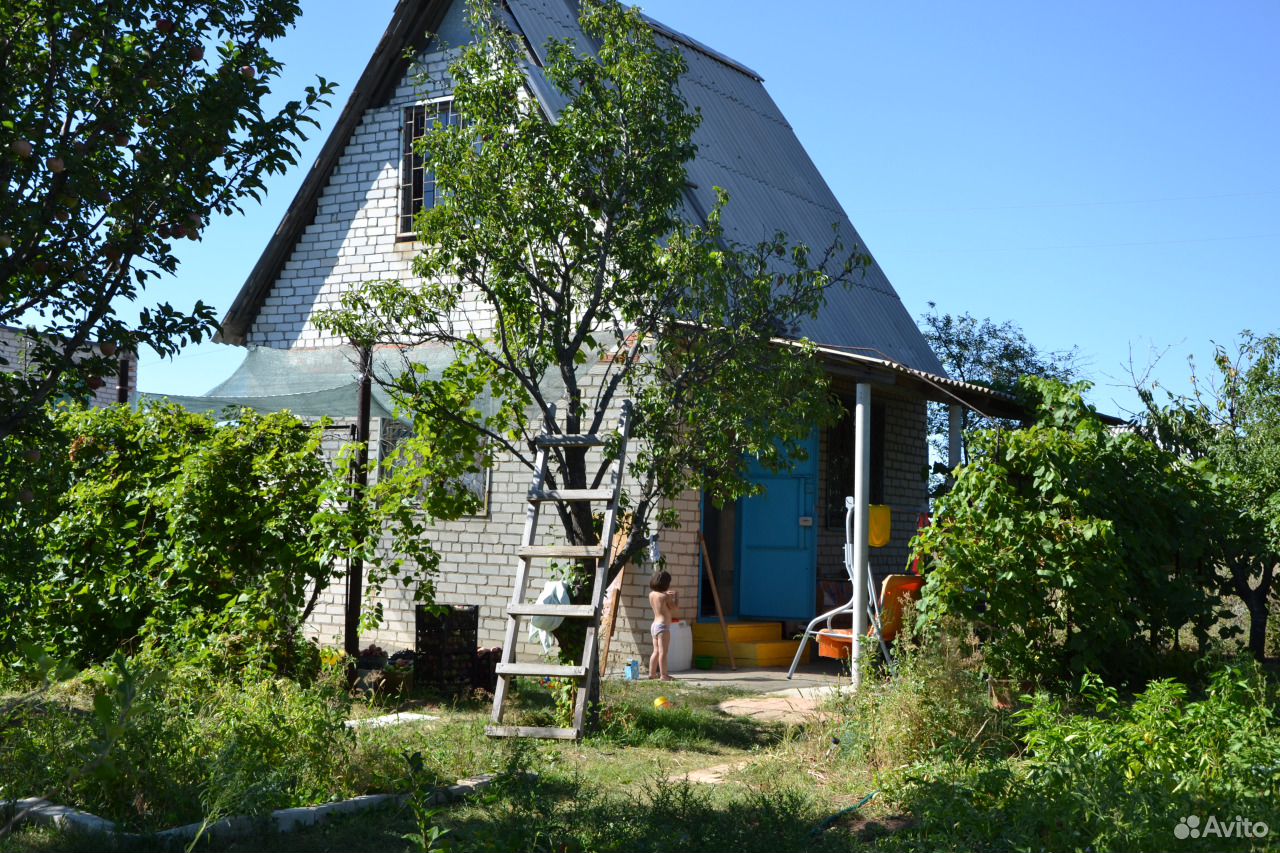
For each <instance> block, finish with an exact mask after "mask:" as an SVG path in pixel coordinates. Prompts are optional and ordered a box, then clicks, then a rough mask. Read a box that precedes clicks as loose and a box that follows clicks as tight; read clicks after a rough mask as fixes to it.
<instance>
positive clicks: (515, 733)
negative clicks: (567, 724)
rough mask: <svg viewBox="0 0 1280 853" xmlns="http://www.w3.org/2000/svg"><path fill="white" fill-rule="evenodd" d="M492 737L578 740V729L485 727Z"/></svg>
mask: <svg viewBox="0 0 1280 853" xmlns="http://www.w3.org/2000/svg"><path fill="white" fill-rule="evenodd" d="M484 733H485V734H487V735H489V736H490V737H541V738H552V739H553V740H577V739H578V730H577V729H561V728H556V727H555V726H485V727H484Z"/></svg>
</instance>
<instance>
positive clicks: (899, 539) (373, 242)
mask: <svg viewBox="0 0 1280 853" xmlns="http://www.w3.org/2000/svg"><path fill="white" fill-rule="evenodd" d="M451 14H452V13H451ZM453 56H454V53H452V52H449V51H439V52H429V53H427V54H425V55H423V56H422V57H420V58H419V60H420V65H421V68H422V69H423V70H425V72H426V73H425V79H426V80H427V82H425V83H420V82H419V81H418V80H417V79H416V78H415V77H414V76H412V75H411V76H407V77H406V78H405V79H404V80H403V81H401V84H400V86H399V87H398V88H397V89H396V91H395V93H394V95H393V97H392V98H391V100H390V101H389V102H388V103H386V104H384V105H381V106H378V107H376V108H373V109H370V110H369V111H368V112H367V113H366V114H365V116H364V118H363V120H362V122H361V124H360V125H359V127H358V129H357V130H356V132H355V134H354V135H353V137H352V139H351V140H350V142H349V144H348V146H347V149H346V151H345V152H344V154H343V156H342V157H341V159H340V160H339V163H338V166H337V168H336V170H335V172H334V174H333V175H332V176H331V178H330V181H329V184H328V186H327V187H326V188H325V190H324V192H323V193H322V195H321V197H320V200H319V205H318V208H317V214H316V217H315V221H314V222H313V223H311V224H310V225H309V226H308V227H307V228H306V229H305V233H304V234H303V236H302V237H301V238H300V239H299V241H298V244H297V247H296V248H295V250H294V253H293V255H292V256H291V257H290V259H289V260H288V261H287V262H286V264H285V265H284V269H283V271H282V273H281V275H280V278H279V279H278V281H277V282H276V284H275V286H274V287H273V289H272V291H271V293H270V295H269V296H268V297H267V299H266V301H265V303H264V304H263V306H262V309H261V311H260V313H259V315H258V317H257V319H256V321H255V322H254V324H253V326H252V328H251V329H250V330H249V333H248V341H249V343H251V344H259V345H266V346H271V347H281V348H291V347H297V346H307V347H311V346H333V345H339V344H340V343H341V342H340V341H339V340H337V339H336V338H334V337H332V336H329V335H327V334H322V333H320V332H319V331H317V330H316V329H315V327H314V326H313V325H312V324H311V322H310V317H311V315H312V314H313V312H315V311H316V310H318V309H321V308H324V307H327V306H332V305H335V304H336V303H337V301H338V300H339V299H340V297H341V295H342V293H343V292H345V291H346V290H347V289H349V288H351V287H353V286H356V285H358V284H360V283H362V282H365V281H369V280H371V279H376V278H399V279H401V280H404V281H412V280H413V275H412V266H411V265H412V260H413V257H414V256H415V254H416V253H417V251H418V248H419V247H418V246H417V244H415V243H414V242H412V241H403V240H397V238H396V232H397V229H398V223H399V199H398V192H399V170H400V156H401V136H400V124H401V116H402V111H403V108H404V107H406V106H408V105H410V104H413V103H418V102H422V101H426V100H430V99H432V98H437V97H442V96H446V95H447V94H448V93H449V81H448V74H447V70H448V63H449V61H450V60H451V58H452V57H453ZM454 319H455V321H456V322H458V323H459V324H471V327H472V328H474V329H476V330H477V331H478V332H480V333H482V334H483V333H484V332H485V331H486V330H487V329H488V328H489V327H490V322H489V318H488V316H487V315H486V314H485V313H483V312H482V311H481V310H480V307H479V302H478V301H474V302H472V303H469V304H464V305H463V306H462V307H461V309H460V310H459V312H458V313H457V316H456V317H455V318H454ZM887 405H888V413H887V417H886V426H887V433H888V434H889V436H890V438H889V439H888V440H887V441H886V456H887V458H888V466H889V467H888V470H887V472H886V478H885V488H886V498H887V500H888V501H889V502H890V504H892V505H893V507H894V544H893V545H892V546H891V547H890V548H888V549H884V550H883V551H880V552H878V553H877V555H876V563H877V565H886V566H888V565H893V566H897V565H900V564H901V563H902V562H904V561H905V553H906V552H905V543H906V541H907V539H908V538H909V537H910V531H911V529H913V527H914V519H915V513H916V512H917V511H918V510H919V509H920V508H921V507H922V506H923V505H924V502H925V491H924V489H925V486H924V482H923V480H922V479H921V477H920V474H919V472H920V471H921V470H922V469H923V466H924V464H925V444H924V407H923V403H916V402H911V401H905V400H899V399H896V398H893V399H888V400H887ZM609 425H610V427H611V426H612V422H610V424H609ZM823 452H825V448H824V449H823ZM529 480H530V472H529V471H528V469H526V468H524V467H523V466H522V465H520V464H519V463H518V462H517V461H516V460H514V459H511V458H500V459H499V460H498V461H497V464H496V466H495V468H494V470H493V472H492V477H491V484H490V494H489V508H488V512H487V514H486V515H485V516H484V517H483V518H470V519H462V520H458V521H452V522H445V523H441V524H438V525H436V526H435V528H434V529H433V531H432V534H431V536H432V543H433V545H434V546H435V548H436V550H437V551H439V552H440V554H441V555H442V562H441V566H440V573H439V576H438V578H437V581H436V600H437V601H439V602H441V603H445V604H477V605H479V606H480V608H481V613H480V616H481V618H480V636H479V643H480V645H483V646H494V645H498V644H500V643H501V642H502V639H503V634H504V630H505V606H506V604H507V602H508V601H509V600H510V595H511V588H512V582H513V579H514V573H515V566H516V559H515V550H516V548H517V546H518V544H519V542H520V537H521V533H522V530H523V525H524V513H525V507H526V504H525V501H524V495H525V492H526V491H527V489H528V486H529ZM823 499H824V498H823V497H822V496H820V498H819V500H820V501H821V500H823ZM677 508H678V509H679V511H680V513H681V526H680V527H679V528H677V529H673V530H664V531H661V533H660V535H661V539H662V549H663V554H664V556H665V557H666V566H667V569H668V570H669V571H670V572H671V573H672V575H673V585H672V588H673V589H675V590H676V591H677V592H678V593H679V595H680V600H681V611H682V613H681V615H682V616H683V618H687V619H691V620H692V619H695V618H696V609H697V606H698V591H699V590H698V564H699V560H698V553H699V552H698V543H697V533H698V530H699V529H700V525H701V518H700V514H699V501H698V496H697V495H696V494H693V493H690V494H687V495H685V496H684V497H683V498H681V499H680V500H679V501H678V502H677ZM818 518H819V519H821V518H823V509H822V507H821V506H820V507H819V509H818ZM558 525H559V522H558V520H557V519H555V518H554V517H547V516H544V523H543V525H542V528H541V529H542V530H543V531H554V530H556V529H557V528H558ZM841 537H842V534H841V533H840V532H839V531H830V532H829V531H827V530H825V528H824V529H823V530H821V531H820V534H819V549H820V565H825V564H826V563H830V562H831V560H832V555H833V554H834V561H835V570H836V572H839V571H840V569H839V559H840V557H839V547H840V541H841ZM540 541H542V542H546V541H547V540H546V539H545V538H544V539H541V540H540ZM547 577H548V575H547V572H546V569H545V567H544V566H542V565H541V564H539V565H537V566H535V569H534V571H533V573H532V576H531V579H530V583H529V587H528V593H527V596H528V597H529V598H532V597H533V596H535V595H536V594H537V593H538V591H539V590H541V588H542V585H543V582H544V581H545V580H546V579H547ZM648 581H649V575H648V571H647V569H638V568H636V567H630V568H629V569H628V572H627V577H626V583H625V586H624V590H623V595H622V598H621V606H620V611H619V615H618V620H617V626H616V631H615V635H614V640H613V645H612V652H611V656H610V662H611V665H612V667H611V668H617V667H618V666H620V665H621V664H622V662H624V661H625V660H627V659H628V658H632V657H638V658H641V659H643V658H645V657H647V655H648V653H649V651H650V649H651V643H650V639H649V632H648V626H649V622H650V620H651V618H652V617H651V614H650V611H649V606H648V600H647V594H648ZM721 593H722V597H723V598H724V599H725V600H726V605H727V606H731V604H730V602H731V601H732V598H733V596H732V590H731V589H728V588H725V589H722V590H721ZM344 596H345V586H344V584H343V583H341V582H339V583H336V584H335V585H334V587H333V588H332V589H331V590H330V592H329V593H328V594H327V595H326V597H325V598H324V600H323V601H322V603H321V604H320V606H319V607H318V608H317V610H316V612H315V614H314V615H313V618H312V620H311V628H312V630H313V632H314V633H315V634H316V635H317V636H319V637H320V638H321V639H322V640H323V641H325V642H329V643H334V644H341V635H342V625H343V615H342V610H343V603H344ZM381 600H382V605H383V614H384V622H383V625H382V627H381V628H380V629H379V630H378V631H377V632H376V633H374V634H371V635H370V636H368V637H365V638H364V640H363V642H364V643H366V644H367V643H368V642H376V643H378V645H380V646H382V647H383V648H386V649H388V650H389V651H395V650H397V649H400V648H409V647H412V645H413V632H414V625H413V601H412V594H411V591H410V590H406V589H405V588H404V587H403V586H402V585H401V584H400V582H399V581H393V582H392V583H391V585H390V586H389V587H388V589H387V590H385V592H384V594H383V596H382V599H381ZM521 643H522V645H521V655H522V656H526V657H527V656H530V655H534V654H536V652H535V651H534V650H533V647H531V646H530V645H529V644H528V643H527V641H526V640H525V634H524V632H523V631H522V632H521Z"/></svg>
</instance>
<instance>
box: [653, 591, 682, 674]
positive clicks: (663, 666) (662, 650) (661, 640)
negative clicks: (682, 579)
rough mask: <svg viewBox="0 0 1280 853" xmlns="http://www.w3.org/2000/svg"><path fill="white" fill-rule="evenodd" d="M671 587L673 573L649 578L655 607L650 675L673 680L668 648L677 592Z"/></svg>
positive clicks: (674, 616)
mask: <svg viewBox="0 0 1280 853" xmlns="http://www.w3.org/2000/svg"><path fill="white" fill-rule="evenodd" d="M670 587H671V573H670V572H668V571H665V570H664V571H660V572H654V574H653V577H652V578H650V579H649V606H650V607H652V608H653V625H651V626H650V628H649V633H650V634H652V635H653V654H652V655H650V656H649V677H650V678H661V679H662V680H663V681H673V680H674V679H672V677H671V676H670V675H668V674H667V650H668V649H670V648H671V623H672V622H674V621H676V604H677V599H676V593H675V591H674V590H671V591H670V592H668V590H669V589H670Z"/></svg>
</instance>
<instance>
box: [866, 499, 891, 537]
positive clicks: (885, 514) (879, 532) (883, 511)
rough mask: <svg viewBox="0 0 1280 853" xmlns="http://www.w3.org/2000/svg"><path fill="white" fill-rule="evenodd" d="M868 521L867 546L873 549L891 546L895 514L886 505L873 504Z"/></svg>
mask: <svg viewBox="0 0 1280 853" xmlns="http://www.w3.org/2000/svg"><path fill="white" fill-rule="evenodd" d="M869 509H870V510H871V512H870V518H869V520H868V533H867V544H869V545H870V546H871V547H872V548H883V547H884V546H885V545H888V544H889V537H890V534H891V532H892V530H893V513H892V512H890V510H889V507H888V506H886V505H885V504H871V506H870V507H869Z"/></svg>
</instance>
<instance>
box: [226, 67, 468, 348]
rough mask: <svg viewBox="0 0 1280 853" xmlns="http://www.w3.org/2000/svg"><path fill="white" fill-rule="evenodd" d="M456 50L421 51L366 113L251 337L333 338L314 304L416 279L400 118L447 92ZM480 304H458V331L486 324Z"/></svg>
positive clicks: (315, 342)
mask: <svg viewBox="0 0 1280 853" xmlns="http://www.w3.org/2000/svg"><path fill="white" fill-rule="evenodd" d="M456 54H457V51H456V50H450V51H438V52H428V53H425V54H423V55H422V56H420V57H419V62H418V63H417V66H418V67H417V69H416V70H414V71H411V72H410V73H409V74H408V75H406V76H405V78H404V79H403V80H402V81H401V83H400V85H399V87H397V89H396V91H395V93H394V95H393V96H392V98H391V100H390V101H388V102H387V103H385V104H383V105H381V106H378V107H375V108H372V109H370V110H368V111H366V112H365V114H364V117H363V119H362V120H361V122H360V125H359V127H358V128H357V129H356V131H355V133H354V135H353V136H352V137H351V140H350V142H349V143H348V144H347V147H346V150H345V151H344V152H343V155H342V157H341V158H340V159H339V161H338V165H337V167H336V168H335V169H334V172H333V174H332V175H331V176H330V178H329V183H328V185H327V186H326V187H325V189H324V191H323V192H322V193H321V195H320V199H319V201H318V204H317V211H316V217H315V220H314V221H313V222H312V223H311V224H310V225H308V226H307V227H306V229H305V230H304V233H303V235H302V237H301V238H300V239H299V240H298V244H297V246H296V247H295V249H294V251H293V254H292V256H290V258H289V260H288V261H286V262H285V265H284V269H283V271H282V273H281V275H280V278H279V279H277V281H276V284H275V286H274V287H273V288H272V290H271V293H270V295H269V296H268V297H267V298H266V300H265V301H264V303H263V305H262V307H261V310H260V311H259V313H258V316H257V319H256V320H255V321H254V323H253V326H252V327H251V328H250V330H249V334H248V343H249V344H251V345H252V344H258V345H264V346H269V347H278V348H292V347H296V346H334V345H338V344H340V343H341V341H340V340H339V339H338V338H337V337H335V336H333V335H331V334H329V333H327V332H320V331H319V330H317V329H316V328H315V326H314V325H312V323H311V321H310V318H311V315H312V314H313V313H314V312H315V311H317V310H320V309H323V308H329V307H336V306H337V304H338V301H339V300H340V299H341V298H342V294H343V293H345V292H346V291H348V290H350V289H351V288H353V287H355V286H357V285H359V284H361V283H363V282H366V281H372V280H375V279H400V280H402V281H405V282H413V281H415V278H414V276H413V267H412V265H413V258H414V256H415V255H417V254H418V251H419V248H420V247H419V245H418V244H417V243H416V242H415V241H413V240H404V239H397V231H398V229H399V223H400V199H399V192H400V166H401V163H400V160H401V151H402V148H401V146H402V141H401V122H402V119H403V113H404V108H405V107H408V106H411V105H413V104H416V103H421V102H424V101H428V100H431V99H433V98H439V97H445V96H447V95H449V93H450V92H451V89H452V86H451V82H450V79H449V74H448V71H449V63H450V62H451V61H452V60H453V59H454V57H455V56H456ZM419 72H421V73H419ZM478 306H479V303H478V302H472V303H470V304H464V305H463V306H462V307H461V309H460V310H459V311H458V312H457V314H456V316H455V317H454V320H455V322H456V323H457V324H458V325H459V327H460V328H461V329H463V330H466V329H468V328H470V329H474V330H475V331H477V332H479V333H480V334H484V333H485V332H486V330H487V329H488V328H489V327H490V324H489V321H488V319H487V316H486V315H485V314H484V313H482V312H481V311H480V310H479V307H478Z"/></svg>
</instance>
